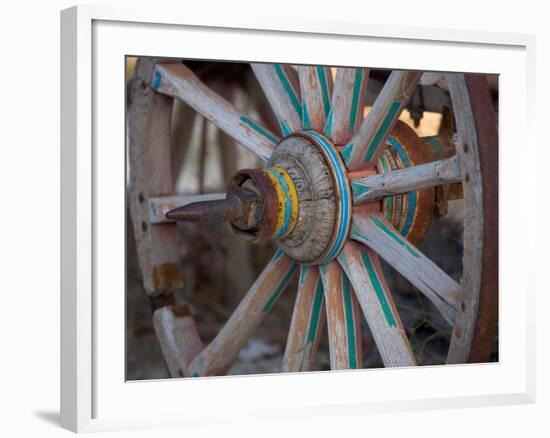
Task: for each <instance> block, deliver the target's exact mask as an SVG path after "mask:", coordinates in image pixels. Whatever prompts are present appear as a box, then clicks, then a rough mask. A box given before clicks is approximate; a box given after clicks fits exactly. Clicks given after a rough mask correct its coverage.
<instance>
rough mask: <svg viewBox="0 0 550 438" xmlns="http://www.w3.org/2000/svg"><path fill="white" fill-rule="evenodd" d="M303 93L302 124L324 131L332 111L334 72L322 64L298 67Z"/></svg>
mask: <svg viewBox="0 0 550 438" xmlns="http://www.w3.org/2000/svg"><path fill="white" fill-rule="evenodd" d="M298 76H299V78H300V91H301V94H302V124H303V127H304V128H313V129H315V130H317V131H322V130H323V127H324V126H325V121H326V119H327V117H328V115H329V113H330V99H331V96H332V74H331V72H330V68H328V67H322V66H309V67H308V66H300V67H298Z"/></svg>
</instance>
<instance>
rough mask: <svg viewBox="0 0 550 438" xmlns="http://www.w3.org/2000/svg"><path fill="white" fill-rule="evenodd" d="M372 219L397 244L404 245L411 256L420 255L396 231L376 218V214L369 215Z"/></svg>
mask: <svg viewBox="0 0 550 438" xmlns="http://www.w3.org/2000/svg"><path fill="white" fill-rule="evenodd" d="M371 219H372V221H373V222H374V223H375V224H376V225H377V226H378V228H380V229H381V230H382V231H384V232H385V233H386V234H387V235H388V236H390V237H391V238H392V239H393V240H395V241H396V242H397V243H399V245H401V246H403V247H405V248H406V249H407V251H409V252H410V253H411V254H412V255H413V256H415V257H420V255H419V254H418V253H417V252H416V251H415V250H414V249H412V248H411V247H410V246H409V245H407V244H406V243H405V241H404V240H403V238H402V237H401V236H398V235H397V234H396V233H394V232H393V231H392V229H391V228H389V227H388V226H387V225H386V224H385V223H384V222H382V221H381V220H380V219H378V218H377V217H376V216H371Z"/></svg>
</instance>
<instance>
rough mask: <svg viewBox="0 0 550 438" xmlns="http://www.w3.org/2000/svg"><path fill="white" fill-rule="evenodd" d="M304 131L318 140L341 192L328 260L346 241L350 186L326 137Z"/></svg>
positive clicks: (336, 253)
mask: <svg viewBox="0 0 550 438" xmlns="http://www.w3.org/2000/svg"><path fill="white" fill-rule="evenodd" d="M306 132H307V134H309V135H311V136H312V137H313V138H315V139H316V140H317V141H318V142H319V144H320V145H321V147H322V148H323V150H324V151H325V152H326V154H327V156H328V157H329V160H330V162H331V165H332V167H333V169H334V172H335V175H336V182H337V185H338V187H337V188H338V192H339V193H341V196H340V197H339V198H340V211H341V220H340V224H339V226H338V233H337V236H336V240H335V242H334V245H333V246H332V248H331V250H330V251H329V252H328V254H327V256H326V257H325V258H324V260H323V261H329V260H332V259H333V258H334V257H336V256H337V255H338V253H339V252H340V250H341V249H342V247H343V246H344V243H345V241H346V237H347V236H346V234H347V229H348V224H349V220H350V215H351V208H350V205H349V198H350V188H349V186H348V184H347V181H346V174H345V173H344V170H343V169H342V168H341V167H340V166H341V165H340V162H339V161H338V156H337V155H336V154H337V153H338V152H336V151H335V150H334V149H333V148H332V147H331V146H330V145H329V143H328V142H327V141H326V139H325V138H324V137H323V136H322V135H320V134H318V133H316V132H315V131H306Z"/></svg>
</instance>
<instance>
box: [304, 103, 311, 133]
mask: <svg viewBox="0 0 550 438" xmlns="http://www.w3.org/2000/svg"><path fill="white" fill-rule="evenodd" d="M302 124H303V127H304V129H306V128H311V126H312V123H311V118H310V117H309V111H308V110H307V105H306V102H305V101H304V100H302Z"/></svg>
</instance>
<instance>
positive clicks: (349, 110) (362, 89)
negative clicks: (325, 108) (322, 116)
mask: <svg viewBox="0 0 550 438" xmlns="http://www.w3.org/2000/svg"><path fill="white" fill-rule="evenodd" d="M368 82H369V70H368V69H365V68H345V67H340V68H338V70H337V71H336V79H335V83H334V92H333V93H332V103H331V112H330V115H329V117H328V120H327V122H326V125H325V128H324V131H325V133H326V134H327V135H328V136H329V137H332V139H333V141H334V143H335V144H336V145H343V144H346V142H347V141H349V139H350V138H351V137H352V135H353V133H354V132H355V130H356V129H357V128H358V127H359V126H360V124H361V122H362V121H363V112H364V109H365V101H366V96H367V84H368Z"/></svg>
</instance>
